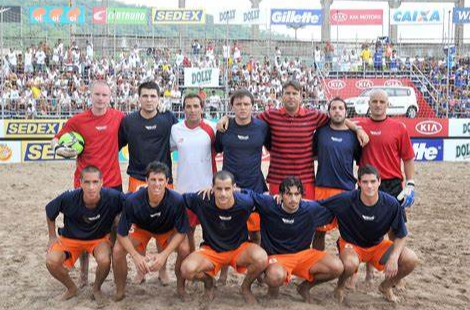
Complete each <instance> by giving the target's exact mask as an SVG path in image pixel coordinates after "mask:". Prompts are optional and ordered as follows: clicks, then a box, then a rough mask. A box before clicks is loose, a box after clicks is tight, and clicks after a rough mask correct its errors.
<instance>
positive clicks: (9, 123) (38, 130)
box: [0, 119, 66, 138]
mask: <svg viewBox="0 0 470 310" xmlns="http://www.w3.org/2000/svg"><path fill="white" fill-rule="evenodd" d="M65 122H66V120H58V119H44V120H5V121H3V128H2V129H3V135H2V134H0V137H5V138H52V137H53V136H54V135H55V134H57V133H58V132H59V131H60V129H61V128H62V126H64V124H65Z"/></svg>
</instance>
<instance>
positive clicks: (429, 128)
mask: <svg viewBox="0 0 470 310" xmlns="http://www.w3.org/2000/svg"><path fill="white" fill-rule="evenodd" d="M415 129H416V131H417V132H419V133H420V134H422V135H427V136H432V135H437V134H438V133H440V132H441V131H442V125H441V124H440V123H438V122H436V121H422V122H419V123H418V124H416V126H415Z"/></svg>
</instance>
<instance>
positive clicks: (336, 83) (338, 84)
mask: <svg viewBox="0 0 470 310" xmlns="http://www.w3.org/2000/svg"><path fill="white" fill-rule="evenodd" d="M345 87H346V82H345V81H343V80H331V81H329V82H328V88H329V89H333V90H340V89H343V88H345Z"/></svg>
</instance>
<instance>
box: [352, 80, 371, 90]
mask: <svg viewBox="0 0 470 310" xmlns="http://www.w3.org/2000/svg"><path fill="white" fill-rule="evenodd" d="M372 86H374V82H373V81H372V80H368V79H362V80H359V81H357V82H356V88H358V89H367V88H371V87H372Z"/></svg>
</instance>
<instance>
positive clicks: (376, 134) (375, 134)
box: [370, 130, 382, 136]
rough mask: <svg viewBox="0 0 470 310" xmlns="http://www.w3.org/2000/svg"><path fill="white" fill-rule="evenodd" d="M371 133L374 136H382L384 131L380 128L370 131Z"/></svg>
mask: <svg viewBox="0 0 470 310" xmlns="http://www.w3.org/2000/svg"><path fill="white" fill-rule="evenodd" d="M370 134H371V135H373V136H380V135H381V134H382V131H381V130H379V131H372V130H371V131H370Z"/></svg>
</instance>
